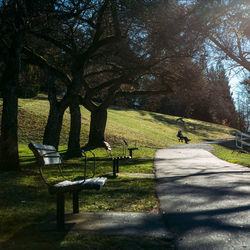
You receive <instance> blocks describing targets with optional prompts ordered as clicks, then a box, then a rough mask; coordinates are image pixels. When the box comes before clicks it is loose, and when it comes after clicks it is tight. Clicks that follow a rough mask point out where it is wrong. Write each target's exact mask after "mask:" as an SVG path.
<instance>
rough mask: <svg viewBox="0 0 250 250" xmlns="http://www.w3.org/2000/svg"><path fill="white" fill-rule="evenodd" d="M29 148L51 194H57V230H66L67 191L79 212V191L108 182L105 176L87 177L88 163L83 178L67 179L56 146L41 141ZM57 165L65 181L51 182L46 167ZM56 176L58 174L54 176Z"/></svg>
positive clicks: (99, 186)
mask: <svg viewBox="0 0 250 250" xmlns="http://www.w3.org/2000/svg"><path fill="white" fill-rule="evenodd" d="M29 148H30V149H31V151H32V152H33V153H34V156H35V158H36V162H37V164H38V167H39V171H40V174H41V177H42V179H43V181H44V182H45V184H46V185H47V186H48V191H49V193H50V194H51V195H55V196H56V220H57V230H59V231H61V230H64V210H65V197H64V194H65V193H72V196H73V213H79V196H78V194H79V192H80V191H81V190H83V189H96V190H99V189H100V188H101V187H102V186H103V185H104V184H105V182H106V180H107V178H105V177H96V178H88V179H87V178H86V165H85V169H84V167H83V175H82V176H81V179H78V180H74V179H73V180H70V179H67V178H66V177H65V176H64V174H63V170H62V159H61V156H60V154H59V153H58V152H57V151H56V149H55V147H54V146H50V145H43V144H39V143H30V144H29ZM53 166H54V167H56V168H57V169H58V170H59V174H60V176H61V177H62V179H63V181H59V182H51V181H49V180H48V179H47V178H46V176H45V175H44V174H43V169H44V168H45V167H53ZM54 177H55V178H56V176H54Z"/></svg>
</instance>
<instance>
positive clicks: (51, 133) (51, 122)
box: [43, 102, 64, 149]
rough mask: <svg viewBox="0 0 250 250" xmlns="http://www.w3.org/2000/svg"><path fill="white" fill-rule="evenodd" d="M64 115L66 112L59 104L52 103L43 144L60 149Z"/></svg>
mask: <svg viewBox="0 0 250 250" xmlns="http://www.w3.org/2000/svg"><path fill="white" fill-rule="evenodd" d="M63 115H64V110H62V109H60V107H59V104H58V103H52V102H51V103H50V111H49V117H48V121H47V124H46V127H45V131H44V136H43V144H46V145H53V146H54V147H55V148H56V149H58V145H59V141H60V133H61V129H62V122H63Z"/></svg>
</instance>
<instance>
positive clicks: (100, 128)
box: [87, 107, 108, 147]
mask: <svg viewBox="0 0 250 250" xmlns="http://www.w3.org/2000/svg"><path fill="white" fill-rule="evenodd" d="M107 114H108V112H107V108H102V107H98V108H96V109H95V110H94V111H92V112H91V121H90V131H89V141H88V144H87V146H89V147H104V146H105V144H104V133H105V129H106V123H107Z"/></svg>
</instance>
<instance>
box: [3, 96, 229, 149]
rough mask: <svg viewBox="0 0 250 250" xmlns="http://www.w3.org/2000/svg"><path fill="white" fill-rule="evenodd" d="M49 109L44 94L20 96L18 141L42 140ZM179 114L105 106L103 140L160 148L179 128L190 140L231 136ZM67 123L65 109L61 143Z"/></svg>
mask: <svg viewBox="0 0 250 250" xmlns="http://www.w3.org/2000/svg"><path fill="white" fill-rule="evenodd" d="M0 104H1V103H0ZM48 112H49V103H48V101H47V99H46V96H44V95H39V96H38V97H37V98H34V99H20V100H19V114H18V123H19V129H18V135H19V144H21V145H27V144H28V143H29V142H30V141H36V142H38V141H42V137H43V132H44V128H45V125H46V122H47V117H48ZM81 114H82V131H81V145H84V144H85V143H86V142H87V139H88V131H89V123H90V113H89V112H88V111H87V110H86V109H84V108H81ZM0 115H1V110H0ZM178 118H179V117H175V116H169V115H163V114H159V113H154V112H146V111H140V110H138V111H137V110H124V109H118V108H115V107H113V108H112V107H111V108H110V109H109V110H108V122H107V128H106V140H107V141H108V142H109V143H110V144H111V145H113V146H114V145H118V144H121V142H122V139H123V138H126V139H127V140H128V141H130V142H134V141H136V142H137V145H140V146H146V147H152V148H163V147H167V146H171V145H174V144H177V143H178V141H177V138H176V134H177V131H178V130H179V129H182V131H183V134H185V135H187V136H188V137H189V138H191V139H192V141H191V143H197V142H201V141H207V140H217V139H224V138H230V137H232V136H231V135H230V132H232V131H233V129H231V128H228V127H225V126H222V125H217V124H212V123H207V122H202V121H198V120H193V119H186V118H185V119H183V121H184V122H182V121H181V120H178ZM69 126H70V114H69V110H68V109H67V110H66V112H65V115H64V121H63V127H62V132H61V138H60V145H67V140H68V134H69Z"/></svg>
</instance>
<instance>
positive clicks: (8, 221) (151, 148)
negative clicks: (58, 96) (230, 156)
mask: <svg viewBox="0 0 250 250" xmlns="http://www.w3.org/2000/svg"><path fill="white" fill-rule="evenodd" d="M0 105H1V100H0ZM48 111H49V104H48V101H47V100H46V97H45V96H44V95H39V96H38V97H37V98H33V99H20V100H19V114H18V119H19V120H18V122H19V128H18V135H19V138H18V139H19V153H20V161H21V167H22V171H21V172H20V173H15V172H0V200H1V203H0V248H2V249H83V248H84V249H112V248H110V246H114V248H113V249H128V248H132V249H147V247H146V245H148V246H149V247H148V249H153V248H154V247H152V244H159V246H157V247H156V248H157V249H169V247H170V245H169V242H167V241H161V240H159V239H158V240H155V239H150V238H145V239H141V238H138V237H115V236H112V237H105V236H92V235H78V236H77V235H62V234H57V233H50V234H48V233H45V232H40V231H38V230H37V229H36V227H35V225H37V224H39V223H40V222H41V221H43V220H45V219H46V218H48V217H51V216H53V215H54V214H55V209H56V203H55V197H53V196H51V195H49V194H48V191H47V187H46V185H45V184H44V183H43V182H42V181H41V178H40V175H39V172H38V169H37V168H36V165H35V163H34V158H33V155H32V152H31V151H30V150H29V149H28V146H27V144H28V143H29V142H30V141H33V142H42V137H43V131H44V127H45V125H46V121H47V115H48ZM81 113H82V118H81V119H82V131H81V145H84V144H85V143H86V142H87V139H88V138H87V135H88V131H89V122H90V114H89V112H88V111H87V110H86V109H84V108H81ZM0 116H1V110H0ZM177 119H178V117H174V116H168V115H163V114H157V113H154V112H146V111H139V110H125V109H120V108H115V107H113V108H110V109H109V110H108V122H107V129H106V140H107V141H108V142H109V143H110V144H111V146H112V148H113V150H112V151H113V152H112V154H113V155H114V156H118V155H121V154H122V152H123V143H122V140H123V139H127V141H128V142H129V144H130V145H131V146H132V147H133V146H134V145H135V142H136V146H137V147H139V150H136V151H134V153H133V156H134V157H135V158H153V157H154V154H155V151H156V149H157V148H165V147H168V146H171V145H174V144H177V143H178V141H177V138H176V134H177V131H178V130H179V129H182V130H183V133H184V134H185V135H187V136H188V137H190V138H191V139H192V141H191V142H192V143H197V142H202V141H210V140H217V139H225V138H230V137H232V136H231V132H232V131H233V129H230V128H228V127H224V126H221V125H216V124H212V123H206V122H201V121H197V120H192V119H186V118H184V119H183V120H184V122H179V121H178V120H177ZM69 128H70V115H69V110H66V112H65V115H64V121H63V127H62V132H61V138H60V147H59V150H60V151H61V150H64V149H66V146H65V145H67V140H68V134H69ZM94 153H95V154H96V156H97V157H107V152H106V151H105V150H104V149H97V150H94ZM88 154H89V153H88ZM90 156H91V155H90ZM88 157H89V155H88ZM68 163H69V164H70V166H74V167H75V168H76V169H77V170H82V169H80V168H79V166H83V161H82V159H80V158H75V159H72V160H69V161H68ZM69 164H68V165H67V166H69ZM92 164H93V163H91V162H88V166H87V167H88V175H91V174H92V173H91V168H92V166H93V165H92ZM120 171H121V172H122V173H123V175H122V176H119V177H117V178H112V162H97V164H96V175H97V176H103V175H105V176H107V177H108V181H107V183H106V185H105V186H104V187H103V188H102V189H101V190H99V191H87V190H85V191H83V192H81V197H80V210H81V211H107V212H109V211H112V212H114V211H119V212H121V211H123V212H146V213H147V212H151V213H157V212H158V209H159V208H158V200H157V197H156V195H155V181H154V180H153V179H148V178H135V177H131V176H130V175H128V176H126V173H146V174H147V173H148V174H152V173H153V172H154V171H153V161H152V160H150V159H145V160H144V161H140V162H138V161H136V160H133V161H126V162H122V163H121V165H120ZM68 173H69V174H71V171H68ZM48 175H49V177H50V178H52V176H50V172H48ZM66 211H71V197H69V196H66ZM97 238H98V240H97ZM133 244H134V245H133ZM128 245H129V246H132V247H127V248H126V246H128ZM103 246H108V247H106V248H105V247H103ZM124 246H125V247H124ZM102 247H103V248H102Z"/></svg>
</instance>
